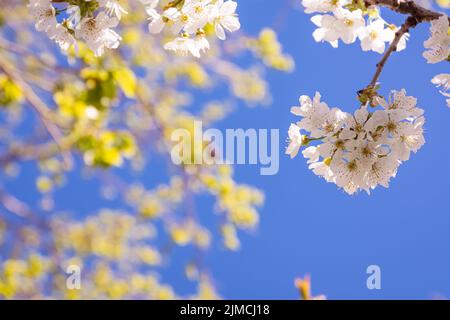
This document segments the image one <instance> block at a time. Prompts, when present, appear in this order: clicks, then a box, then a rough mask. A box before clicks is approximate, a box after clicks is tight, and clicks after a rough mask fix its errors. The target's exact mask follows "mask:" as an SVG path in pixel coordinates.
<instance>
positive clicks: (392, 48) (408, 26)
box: [368, 16, 418, 88]
mask: <svg viewBox="0 0 450 320" xmlns="http://www.w3.org/2000/svg"><path fill="white" fill-rule="evenodd" d="M417 24H418V21H417V19H416V18H414V17H412V16H411V17H408V19H406V21H405V23H404V24H403V25H402V26H401V27H400V29H399V30H398V31H397V32H396V33H395V37H394V40H393V41H392V43H391V45H390V46H389V48H388V49H387V50H386V52H385V53H384V55H383V57H382V58H381V60H380V62H378V63H377V70H376V72H375V75H374V76H373V78H372V81H370V84H369V86H368V87H371V88H374V87H375V85H376V83H377V81H378V78H379V77H380V75H381V72H382V71H383V68H384V65H385V64H386V61H387V60H388V59H389V57H390V56H391V54H392V53H393V52H394V51H396V50H397V46H398V43H399V42H400V39H401V38H402V37H403V36H404V35H405V34H406V33H408V31H409V29H411V28H414V27H415V26H416V25H417Z"/></svg>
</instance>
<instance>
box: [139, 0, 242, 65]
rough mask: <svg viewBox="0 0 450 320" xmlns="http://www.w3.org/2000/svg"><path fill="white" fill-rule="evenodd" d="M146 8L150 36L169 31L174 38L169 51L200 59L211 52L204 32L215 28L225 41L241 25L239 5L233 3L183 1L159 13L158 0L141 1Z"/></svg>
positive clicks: (229, 0) (198, 0) (176, 2)
mask: <svg viewBox="0 0 450 320" xmlns="http://www.w3.org/2000/svg"><path fill="white" fill-rule="evenodd" d="M140 1H141V2H142V3H144V4H145V5H146V12H147V14H148V15H149V17H150V24H149V26H148V29H149V31H150V33H155V34H157V33H160V32H162V31H163V30H164V29H167V30H168V31H169V33H170V34H172V35H173V36H174V38H173V40H171V41H169V42H168V43H166V44H165V46H164V48H165V49H166V50H170V51H175V52H177V53H180V54H183V55H186V54H188V53H190V54H192V55H193V56H194V57H197V58H199V57H200V56H201V53H203V52H205V51H207V50H209V47H210V44H209V41H208V40H207V38H206V32H205V28H206V27H208V26H211V27H214V31H215V34H216V36H217V38H219V39H220V40H225V39H226V34H225V31H229V32H234V31H237V30H239V29H240V27H241V25H240V22H239V19H238V17H237V15H236V8H237V3H236V2H235V1H232V0H227V1H224V0H217V1H213V0H184V1H179V0H178V1H173V2H172V3H171V4H169V5H168V6H166V7H164V8H163V9H162V10H159V9H158V8H159V2H160V1H159V0H140Z"/></svg>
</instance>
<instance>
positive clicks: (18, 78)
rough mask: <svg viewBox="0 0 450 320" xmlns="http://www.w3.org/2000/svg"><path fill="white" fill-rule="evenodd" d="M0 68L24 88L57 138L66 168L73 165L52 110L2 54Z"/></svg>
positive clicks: (34, 106) (44, 122)
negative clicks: (52, 117)
mask: <svg viewBox="0 0 450 320" xmlns="http://www.w3.org/2000/svg"><path fill="white" fill-rule="evenodd" d="M0 69H1V70H3V72H5V73H6V74H7V75H8V76H9V77H10V78H11V79H12V80H14V81H15V82H16V83H17V85H19V86H20V87H21V88H22V91H23V95H24V97H25V98H26V99H27V101H28V102H29V103H30V105H31V106H32V107H33V108H34V110H36V112H37V114H38V116H39V119H40V120H41V122H42V124H43V125H44V127H45V128H46V129H47V131H48V133H49V134H50V136H51V137H52V138H53V140H55V142H56V144H57V146H58V148H59V150H60V152H61V154H62V156H63V160H64V164H65V167H66V169H70V168H71V167H72V164H73V161H72V157H71V155H70V153H69V152H67V148H66V147H65V146H64V144H63V142H62V139H63V135H62V134H61V132H60V131H59V128H58V127H57V126H56V125H55V124H54V123H53V122H52V121H51V116H50V114H51V111H50V110H49V109H48V108H47V106H46V105H45V103H44V102H43V101H42V100H41V99H40V98H39V97H38V95H37V94H36V93H35V92H34V91H33V88H31V87H30V86H29V85H28V84H27V83H26V82H25V80H24V79H23V78H22V77H21V76H20V74H19V73H18V72H16V71H15V70H14V68H13V67H12V66H11V64H10V63H9V62H8V61H7V60H6V59H4V58H3V57H2V56H1V55H0Z"/></svg>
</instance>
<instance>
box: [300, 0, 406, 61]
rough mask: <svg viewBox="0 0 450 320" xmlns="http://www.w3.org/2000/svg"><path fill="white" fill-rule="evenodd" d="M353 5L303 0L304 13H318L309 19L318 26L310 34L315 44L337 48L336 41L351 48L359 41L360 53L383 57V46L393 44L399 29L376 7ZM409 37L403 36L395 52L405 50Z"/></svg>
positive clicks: (340, 1)
mask: <svg viewBox="0 0 450 320" xmlns="http://www.w3.org/2000/svg"><path fill="white" fill-rule="evenodd" d="M354 2H355V1H351V0H333V1H331V0H303V1H302V4H303V6H304V7H305V13H308V14H310V13H319V14H317V15H314V16H313V17H312V18H311V21H312V22H313V23H314V24H315V25H316V26H317V29H316V30H315V31H314V32H313V37H314V40H316V41H317V42H323V41H326V42H329V43H330V44H331V45H332V46H333V47H334V48H337V47H338V44H339V40H341V41H342V42H344V43H345V44H350V43H354V42H355V41H356V40H357V39H359V40H360V42H361V49H362V50H363V51H375V52H378V53H383V52H384V51H385V49H386V43H391V42H392V41H393V40H394V38H395V33H396V32H397V30H399V28H398V27H396V26H395V25H393V24H389V23H387V22H386V21H385V20H384V19H383V18H382V17H381V15H380V12H379V9H378V7H377V6H371V7H369V8H366V7H365V6H364V5H363V4H361V5H355V4H354ZM366 16H367V19H366ZM366 20H367V21H366ZM408 36H409V34H407V33H405V34H404V35H403V36H402V38H401V39H400V41H399V43H398V45H397V51H401V50H403V49H405V48H406V40H407V39H408Z"/></svg>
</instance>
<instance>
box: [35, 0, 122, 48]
mask: <svg viewBox="0 0 450 320" xmlns="http://www.w3.org/2000/svg"><path fill="white" fill-rule="evenodd" d="M72 2H73V1H68V3H67V7H64V8H62V7H61V8H59V7H58V8H57V7H55V5H54V4H53V3H52V1H51V0H30V3H29V5H28V7H29V9H30V13H31V15H32V16H33V17H34V20H35V27H36V29H37V30H38V31H44V32H46V33H47V35H48V37H49V38H50V39H52V40H54V41H55V42H56V43H57V44H59V46H60V47H61V49H62V50H65V51H67V50H68V49H69V48H70V47H72V46H76V43H77V40H83V41H85V42H86V45H87V46H88V47H89V48H90V49H91V50H92V51H93V52H94V53H95V55H96V56H101V55H102V54H103V53H104V51H105V49H116V48H118V47H119V44H120V40H121V39H122V38H121V36H120V35H119V34H118V33H117V32H115V31H114V30H113V28H115V27H117V25H118V24H119V20H120V19H121V17H122V14H124V13H127V12H126V11H125V9H124V8H122V7H121V6H120V4H119V3H118V0H98V1H93V0H84V1H81V2H80V1H78V2H73V3H78V4H72ZM63 13H64V14H65V15H66V18H64V19H62V20H61V21H58V20H59V19H58V18H59V17H60V16H61V15H62V14H63Z"/></svg>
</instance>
